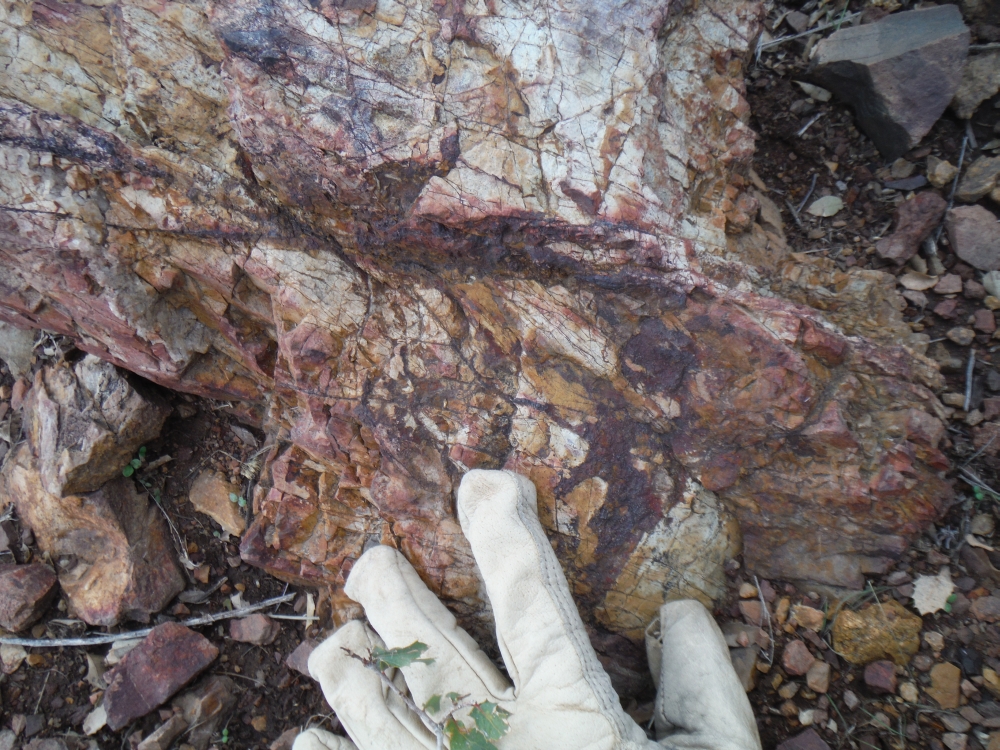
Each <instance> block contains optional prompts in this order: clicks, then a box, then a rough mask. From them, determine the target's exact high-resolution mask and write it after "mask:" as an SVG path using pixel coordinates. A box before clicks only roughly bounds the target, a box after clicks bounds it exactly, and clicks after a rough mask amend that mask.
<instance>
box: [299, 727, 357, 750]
mask: <svg viewBox="0 0 1000 750" xmlns="http://www.w3.org/2000/svg"><path fill="white" fill-rule="evenodd" d="M292 750H358V747H357V745H355V744H354V743H353V742H351V741H350V740H349V739H347V738H345V737H338V736H337V735H335V734H330V732H325V731H323V730H322V729H315V728H314V729H307V730H306V731H304V732H302V733H301V734H300V735H299V736H298V737H296V738H295V742H294V743H292Z"/></svg>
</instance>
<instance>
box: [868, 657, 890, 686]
mask: <svg viewBox="0 0 1000 750" xmlns="http://www.w3.org/2000/svg"><path fill="white" fill-rule="evenodd" d="M865 684H866V685H867V686H868V687H869V688H870V689H871V690H873V691H874V692H876V693H889V694H890V695H894V694H895V692H896V665H895V664H893V663H892V662H891V661H886V660H884V659H883V660H879V661H873V662H872V663H871V664H869V665H868V666H867V667H865Z"/></svg>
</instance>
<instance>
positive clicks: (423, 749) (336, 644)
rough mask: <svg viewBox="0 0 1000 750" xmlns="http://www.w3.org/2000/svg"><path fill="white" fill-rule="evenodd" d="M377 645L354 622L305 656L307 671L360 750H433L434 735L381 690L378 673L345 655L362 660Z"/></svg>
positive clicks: (370, 634) (375, 638) (376, 639)
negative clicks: (316, 682)
mask: <svg viewBox="0 0 1000 750" xmlns="http://www.w3.org/2000/svg"><path fill="white" fill-rule="evenodd" d="M383 645H384V644H383V643H382V640H381V639H380V638H379V637H378V636H377V635H375V634H374V633H373V632H372V631H371V630H369V629H368V628H367V627H366V626H365V625H364V623H362V622H361V621H359V620H354V621H352V622H349V623H347V624H346V625H344V626H343V627H342V628H340V629H339V630H338V631H337V632H336V633H334V634H333V635H332V636H330V637H329V638H327V639H326V640H325V641H323V643H322V644H320V645H319V646H318V647H317V648H316V650H315V651H313V652H312V654H310V656H309V673H310V674H311V675H312V676H313V677H314V678H315V679H317V680H319V684H320V686H321V687H322V688H323V695H324V696H326V701H327V703H329V704H330V707H331V708H333V710H334V711H336V713H337V717H338V718H339V719H340V723H341V724H342V725H343V726H344V729H346V730H347V734H349V735H350V737H351V739H352V740H354V743H355V744H356V745H357V746H358V748H360V750H376V749H377V750H430V749H431V748H435V747H436V745H437V743H436V742H435V738H434V735H433V734H432V733H431V732H430V731H429V730H428V729H427V728H426V727H425V726H424V725H423V724H422V723H421V722H420V719H418V718H417V716H416V715H415V714H414V713H413V712H412V711H410V710H409V709H408V708H407V707H406V705H405V704H404V703H403V702H402V701H401V700H400V699H399V697H398V696H396V694H395V693H393V692H391V691H390V690H389V689H388V688H387V687H385V685H384V684H383V683H382V680H381V679H380V678H379V676H378V674H376V673H375V672H374V671H373V670H371V669H369V668H368V667H366V666H365V665H364V664H362V663H361V662H360V661H359V660H358V659H355V658H354V657H353V656H351V654H357V655H358V656H362V657H367V656H368V654H369V653H370V652H371V650H372V649H373V648H374V647H376V646H383ZM345 649H346V650H345ZM338 750H339V749H338Z"/></svg>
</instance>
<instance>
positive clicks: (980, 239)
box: [945, 160, 1000, 271]
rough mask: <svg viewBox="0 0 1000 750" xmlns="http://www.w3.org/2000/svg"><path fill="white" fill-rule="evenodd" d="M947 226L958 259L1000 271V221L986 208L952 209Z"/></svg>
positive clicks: (982, 267) (981, 267)
mask: <svg viewBox="0 0 1000 750" xmlns="http://www.w3.org/2000/svg"><path fill="white" fill-rule="evenodd" d="M998 161H1000V160H998ZM945 228H946V229H947V230H948V241H949V242H950V243H951V248H952V250H953V251H954V252H955V254H956V255H957V256H958V257H959V258H961V259H962V260H964V261H965V262H966V263H968V264H969V265H970V266H972V267H973V268H977V269H979V270H980V271H996V270H1000V220H997V218H996V217H995V216H994V215H993V214H992V213H990V212H989V211H988V210H987V209H985V208H983V207H982V206H959V207H958V208H953V209H951V210H950V211H949V212H948V217H947V218H946V219H945Z"/></svg>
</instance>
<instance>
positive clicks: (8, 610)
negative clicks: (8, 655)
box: [0, 563, 58, 633]
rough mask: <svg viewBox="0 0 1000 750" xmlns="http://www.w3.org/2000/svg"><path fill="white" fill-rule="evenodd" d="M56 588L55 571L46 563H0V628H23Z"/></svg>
mask: <svg viewBox="0 0 1000 750" xmlns="http://www.w3.org/2000/svg"><path fill="white" fill-rule="evenodd" d="M57 592H58V589H57V588H56V574H55V573H53V572H52V569H51V568H50V567H49V566H47V565H41V564H37V563H36V564H32V565H0V628H4V629H5V630H10V631H13V632H15V633H16V632H18V631H20V630H24V629H25V628H26V627H28V626H29V625H31V624H33V623H34V622H35V621H37V620H38V618H39V617H41V616H42V614H44V612H45V610H46V609H47V608H48V606H49V604H51V603H52V600H53V599H54V598H55V596H56V593H57Z"/></svg>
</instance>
